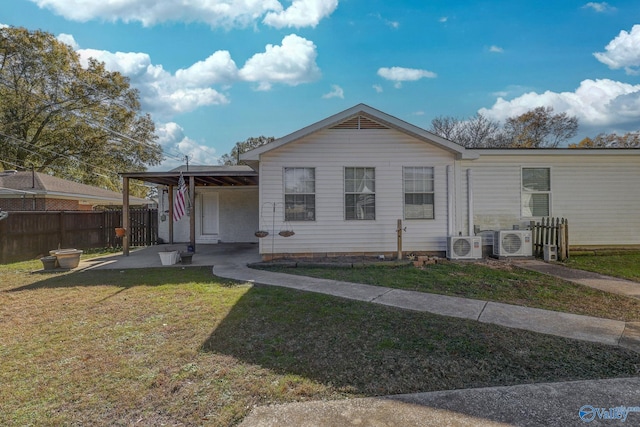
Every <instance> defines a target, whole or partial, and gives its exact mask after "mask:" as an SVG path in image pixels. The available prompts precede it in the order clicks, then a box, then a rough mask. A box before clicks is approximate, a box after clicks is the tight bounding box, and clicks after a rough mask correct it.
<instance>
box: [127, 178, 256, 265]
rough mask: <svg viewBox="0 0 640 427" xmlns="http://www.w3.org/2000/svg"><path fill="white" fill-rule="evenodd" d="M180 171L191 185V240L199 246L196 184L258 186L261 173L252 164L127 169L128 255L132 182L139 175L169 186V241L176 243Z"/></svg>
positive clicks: (221, 186) (200, 185)
mask: <svg viewBox="0 0 640 427" xmlns="http://www.w3.org/2000/svg"><path fill="white" fill-rule="evenodd" d="M180 174H182V176H183V177H184V180H185V182H186V184H187V186H188V188H189V204H188V209H189V215H188V216H189V244H190V246H192V247H193V249H194V251H195V250H196V215H195V206H196V203H195V202H196V201H195V195H196V187H209V188H211V187H219V188H232V187H249V186H255V187H257V186H258V173H257V172H256V171H254V170H253V169H251V168H250V167H249V166H189V167H186V166H181V167H179V168H177V169H174V170H171V171H168V172H123V173H120V176H121V177H122V227H123V228H124V229H125V236H123V239H122V247H123V252H124V254H125V255H127V256H128V255H129V249H130V248H129V229H130V224H129V193H130V190H129V186H130V180H132V179H135V180H139V181H142V182H146V183H151V184H156V185H163V186H166V187H167V188H168V202H169V209H168V215H169V243H170V244H173V243H174V227H173V226H174V218H173V203H174V193H175V190H176V187H177V186H178V180H179V179H180Z"/></svg>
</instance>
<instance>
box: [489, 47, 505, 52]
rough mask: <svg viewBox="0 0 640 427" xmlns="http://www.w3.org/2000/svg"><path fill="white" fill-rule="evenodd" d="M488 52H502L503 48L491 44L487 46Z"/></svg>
mask: <svg viewBox="0 0 640 427" xmlns="http://www.w3.org/2000/svg"><path fill="white" fill-rule="evenodd" d="M489 52H493V53H503V52H504V49H503V48H501V47H500V46H496V45H493V46H491V47H490V48H489Z"/></svg>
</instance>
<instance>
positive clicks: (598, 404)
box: [240, 378, 640, 427]
mask: <svg viewBox="0 0 640 427" xmlns="http://www.w3.org/2000/svg"><path fill="white" fill-rule="evenodd" d="M639 402H640V378H623V379H611V380H599V381H572V382H564V383H550V384H527V385H517V386H510V387H491V388H477V389H466V390H449V391H438V392H430V393H416V394H406V395H397V396H387V397H378V398H364V399H349V400H332V401H314V402H300V403H289V404H283V405H271V406H262V407H257V408H255V409H254V410H253V411H251V413H250V414H249V415H248V416H247V417H246V418H245V419H244V420H243V421H242V423H240V426H241V427H272V426H298V427H307V426H314V427H335V426H403V427H429V426H433V427H436V426H437V427H440V426H469V427H476V426H512V425H515V426H546V427H556V426H557V427H566V426H582V425H588V426H604V425H607V426H612V425H622V426H624V425H629V426H632V425H636V426H637V425H640V413H639V412H637V411H640V403H639ZM611 408H613V410H611ZM622 408H624V409H625V411H622V410H621V409H622ZM602 409H604V410H605V411H606V415H609V414H611V415H614V418H613V419H601V418H600V416H599V415H598V412H597V410H600V411H601V412H600V413H601V414H602V416H603V417H604V416H605V414H604V413H605V411H602ZM626 410H629V412H628V413H626ZM581 413H582V418H581V415H580V414H581ZM617 415H620V418H619V419H616V418H615V416H617ZM623 417H625V418H623ZM623 419H624V420H625V422H623V421H622V420H623ZM587 422H588V424H587Z"/></svg>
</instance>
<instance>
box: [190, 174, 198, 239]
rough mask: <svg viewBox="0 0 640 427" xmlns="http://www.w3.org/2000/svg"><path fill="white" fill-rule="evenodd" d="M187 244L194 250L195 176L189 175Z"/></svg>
mask: <svg viewBox="0 0 640 427" xmlns="http://www.w3.org/2000/svg"><path fill="white" fill-rule="evenodd" d="M189 244H190V245H191V247H192V248H193V252H195V251H196V177H195V176H190V177H189Z"/></svg>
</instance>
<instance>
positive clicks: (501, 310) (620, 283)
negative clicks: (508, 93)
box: [80, 244, 640, 351]
mask: <svg viewBox="0 0 640 427" xmlns="http://www.w3.org/2000/svg"><path fill="white" fill-rule="evenodd" d="M165 250H178V251H186V246H185V245H180V244H176V245H161V246H153V247H149V248H144V249H140V250H138V251H135V252H132V253H131V255H130V256H128V257H125V256H122V255H121V254H118V255H112V256H107V257H101V258H99V259H93V260H87V261H83V262H82V263H81V265H80V268H83V269H93V268H100V269H130V268H145V267H162V264H161V262H160V257H159V256H158V252H161V251H165ZM258 261H260V256H259V254H258V250H257V245H255V244H219V245H198V246H197V252H196V254H195V255H194V256H193V258H192V264H191V265H190V266H213V273H214V274H215V275H217V276H220V277H224V278H228V279H234V280H240V281H245V282H252V283H259V284H264V285H271V286H281V287H287V288H291V289H297V290H301V291H308V292H317V293H322V294H327V295H333V296H337V297H340V298H347V299H351V300H358V301H366V302H371V303H375V304H383V305H388V306H393V307H397V308H402V309H407V310H415V311H423V312H428V313H433V314H438V315H442V316H451V317H458V318H463V319H471V320H476V321H478V322H483V323H491V324H496V325H501V326H506V327H510V328H517V329H524V330H528V331H533V332H538V333H543V334H550V335H557V336H561V337H565V338H572V339H579V340H585V341H591V342H597V343H602V344H608V345H620V346H623V347H627V348H631V349H634V350H636V351H640V323H625V322H622V321H617V320H610V319H600V318H596V317H590V316H581V315H577V314H568V313H562V312H557V311H550V310H542V309H538V308H529V307H522V306H516V305H510V304H503V303H498V302H489V301H481V300H474V299H468V298H459V297H452V296H446V295H437V294H429V293H424V292H415V291H407V290H402V289H391V288H385V287H380V286H372V285H365V284H359V283H350V282H340V281H335V280H328V279H318V278H312V277H302V276H296V275H291V274H285V273H276V272H271V271H265V270H256V269H252V268H249V267H248V266H247V265H248V264H251V263H255V262H258ZM512 262H513V263H514V264H515V265H518V266H521V267H524V268H529V269H532V270H536V271H540V272H543V273H546V274H551V275H554V276H557V277H560V278H563V279H565V280H573V281H577V280H580V282H578V283H582V284H584V285H586V286H593V287H597V288H598V289H603V290H606V291H609V292H617V293H623V294H625V295H630V296H637V295H638V294H639V293H640V291H639V289H640V284H639V283H635V282H629V281H624V280H620V279H615V278H610V277H606V276H602V275H596V274H595V273H588V272H582V271H577V270H573V269H569V268H566V267H563V266H561V265H557V264H547V263H544V262H542V261H536V260H519V261H512ZM175 267H188V266H182V265H179V264H178V265H174V266H165V268H175Z"/></svg>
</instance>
